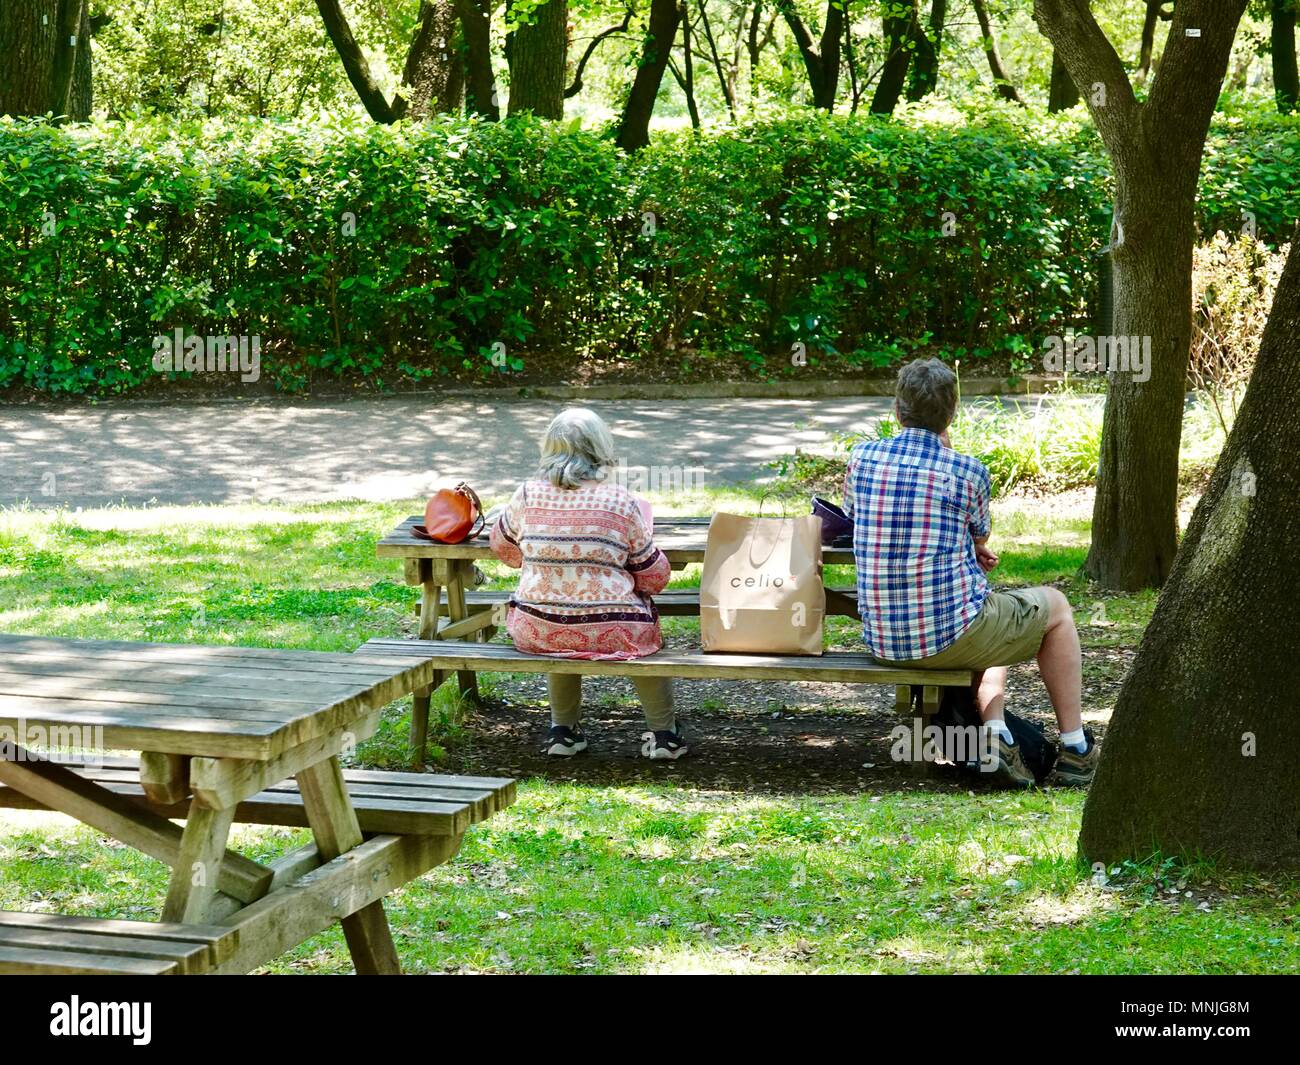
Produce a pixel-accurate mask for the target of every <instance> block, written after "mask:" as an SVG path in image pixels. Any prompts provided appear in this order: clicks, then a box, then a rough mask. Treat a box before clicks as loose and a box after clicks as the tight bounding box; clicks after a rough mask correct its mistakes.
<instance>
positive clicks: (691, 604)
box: [376, 515, 857, 757]
mask: <svg viewBox="0 0 1300 1065" xmlns="http://www.w3.org/2000/svg"><path fill="white" fill-rule="evenodd" d="M710 520H711V519H710V518H707V517H684V518H656V519H655V522H654V538H655V544H656V545H657V546H658V548H659V549H660V550H661V551H662V552H663V553H664V554H665V555H667V556H668V561H669V563H670V564H671V565H672V567H673V569H675V570H677V569H682V568H684V567H686V566H688V565H690V564H691V563H693V562H703V561H704V549H705V546H706V544H707V542H708V535H709V522H710ZM423 521H424V518H423V517H421V516H419V515H415V516H412V517H410V518H407V519H406V520H405V521H404V522H402V524H401V525H399V526H398V527H397V528H396V529H394V530H393V531H392V532H390V533H389V534H388V535H387V536H385V537H384V538H383V539H382V540H380V541H379V545H378V547H377V548H376V554H377V555H378V556H379V557H380V558H393V559H400V560H401V562H402V566H403V570H404V575H405V579H406V583H407V584H410V585H418V586H419V588H420V603H419V616H420V622H419V631H418V636H419V638H420V639H422V640H468V641H476V642H487V641H488V640H490V639H491V638H492V636H493V635H494V634H495V632H496V630H497V629H498V628H499V627H500V626H502V625H504V624H505V607H504V603H498V604H496V605H495V606H494V607H493V608H491V609H477V610H476V609H473V606H472V604H471V603H469V602H467V599H466V597H467V595H468V594H470V593H471V592H472V589H473V588H474V585H475V581H476V575H475V570H474V563H475V562H476V561H479V560H481V559H490V558H493V557H495V556H494V555H493V554H492V548H491V547H490V546H489V545H488V534H487V531H486V530H485V531H483V532H482V533H480V534H479V535H478V536H476V537H474V538H473V539H471V540H467V541H465V542H464V543H459V544H436V543H433V542H432V541H431V540H425V539H422V538H420V537H418V536H416V535H414V534H413V533H412V532H411V528H412V526H414V525H418V524H420V523H422V522H423ZM822 564H823V565H824V566H832V565H848V566H851V565H853V549H852V548H848V547H823V548H822ZM444 594H445V596H446V602H445V603H444V602H443V596H444ZM674 613H681V614H692V613H693V614H695V615H698V614H699V602H698V597H692V599H688V600H687V601H685V602H684V603H682V604H680V605H679V608H678V609H676V610H674ZM826 613H827V614H828V615H832V616H835V615H839V616H847V617H857V599H856V593H853V592H851V591H846V590H844V589H835V588H827V589H826ZM444 614H445V615H446V616H445V619H444ZM457 677H458V679H459V683H460V690H461V692H462V693H463V694H465V695H468V696H470V697H472V698H477V697H478V677H477V674H475V673H474V672H473V671H472V670H460V671H458V672H457ZM441 681H442V676H441V675H439V676H438V677H436V678H435V681H434V684H433V686H432V687H431V688H424V689H420V690H417V691H416V693H415V705H414V708H413V712H412V714H411V746H412V749H413V750H414V751H415V752H417V757H418V752H421V751H423V750H424V749H425V743H426V740H427V722H428V718H429V699H430V696H431V693H432V688H433V687H437V686H438V684H439V683H441Z"/></svg>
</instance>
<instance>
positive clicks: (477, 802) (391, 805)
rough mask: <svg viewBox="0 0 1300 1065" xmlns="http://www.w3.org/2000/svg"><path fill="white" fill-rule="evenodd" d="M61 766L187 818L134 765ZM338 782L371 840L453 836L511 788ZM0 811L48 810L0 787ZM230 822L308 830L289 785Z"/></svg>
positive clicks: (489, 783)
mask: <svg viewBox="0 0 1300 1065" xmlns="http://www.w3.org/2000/svg"><path fill="white" fill-rule="evenodd" d="M53 761H55V762H58V759H53ZM62 764H66V765H67V768H69V769H71V770H72V771H73V772H74V773H76V774H77V775H78V776H81V777H85V778H86V779H88V780H92V781H94V782H95V783H97V784H100V785H102V786H104V787H105V788H108V789H109V790H110V791H113V792H116V793H118V794H119V795H125V796H127V797H128V798H130V799H132V800H133V801H135V802H138V803H139V804H140V805H141V806H144V807H145V808H147V809H149V810H152V811H153V812H155V813H158V814H161V815H162V816H163V817H168V818H182V819H183V818H185V817H186V816H187V815H188V813H189V802H188V801H181V802H176V803H156V802H153V801H151V800H150V799H149V797H148V796H147V795H146V794H145V791H144V788H143V786H142V785H141V783H140V763H139V760H138V759H134V758H106V759H104V760H103V762H102V764H100V765H97V766H84V765H79V764H76V763H62ZM343 779H344V781H345V782H346V783H347V786H348V794H349V795H350V796H351V798H352V805H353V806H354V807H355V809H356V812H357V821H358V823H359V824H360V826H361V831H362V832H365V833H367V834H370V835H373V834H378V833H394V834H399V835H435V836H458V835H460V834H461V833H462V832H464V831H465V830H466V829H467V828H468V827H469V826H470V825H473V824H477V823H478V822H480V821H484V820H486V819H487V818H489V817H491V816H492V815H493V814H494V813H497V812H498V811H500V810H504V809H505V808H506V807H508V806H510V805H511V804H512V803H513V802H514V801H515V782H514V781H513V780H510V779H508V778H505V777H462V776H444V775H441V774H434V773H395V772H384V771H379V770H369V769H345V770H344V771H343ZM0 807H8V808H10V809H27V810H32V809H38V810H39V809H45V808H46V807H44V806H42V805H41V804H40V803H38V802H36V801H35V800H33V799H31V798H29V797H28V796H26V795H24V794H23V793H22V792H20V791H18V790H17V789H15V788H11V787H6V786H4V785H0ZM235 820H236V821H237V822H239V823H242V824H254V825H283V826H285V827H289V828H306V827H308V824H307V813H306V810H305V808H304V806H303V800H302V796H301V795H300V794H299V792H298V785H297V784H296V783H295V782H294V781H293V780H292V779H289V780H285V781H283V782H281V783H279V784H276V785H274V786H273V787H269V788H267V789H265V790H264V791H261V792H259V793H258V794H256V795H254V796H253V797H252V798H250V799H246V800H244V801H243V802H241V803H240V804H239V806H238V809H237V812H236V814H235Z"/></svg>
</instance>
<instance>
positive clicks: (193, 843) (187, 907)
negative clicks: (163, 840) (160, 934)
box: [162, 802, 235, 924]
mask: <svg viewBox="0 0 1300 1065" xmlns="http://www.w3.org/2000/svg"><path fill="white" fill-rule="evenodd" d="M234 819H235V809H234V807H230V808H229V809H225V810H208V809H205V808H204V807H202V806H199V805H198V804H197V803H193V802H192V803H190V815H189V817H188V818H187V819H186V821H185V831H184V832H183V833H182V834H181V846H180V852H179V853H178V854H177V855H176V864H175V865H173V866H172V881H171V885H170V886H169V887H168V889H167V901H166V902H164V903H163V911H162V919H163V920H164V921H172V922H175V923H177V924H202V923H203V922H204V921H206V920H207V919H208V907H209V906H211V904H212V900H213V899H214V898H215V897H216V894H217V877H218V875H219V874H220V871H221V863H222V861H223V860H224V858H225V856H226V839H227V837H228V836H229V835H230V825H231V822H232V821H234Z"/></svg>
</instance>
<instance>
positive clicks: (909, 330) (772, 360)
mask: <svg viewBox="0 0 1300 1065" xmlns="http://www.w3.org/2000/svg"><path fill="white" fill-rule="evenodd" d="M1252 121H1253V120H1252ZM1259 122H1260V126H1261V128H1265V129H1267V131H1269V132H1268V134H1267V135H1268V136H1271V137H1275V139H1276V138H1277V137H1279V136H1280V135H1281V134H1280V131H1283V130H1285V131H1287V133H1288V135H1290V134H1293V133H1294V130H1295V124H1294V122H1292V123H1291V124H1290V125H1287V124H1286V123H1281V122H1277V121H1274V120H1272V119H1267V120H1265V119H1260V120H1259ZM1260 136H1263V134H1261V135H1260ZM1216 137H1218V138H1219V140H1218V141H1216V143H1218V144H1220V145H1229V144H1231V145H1237V144H1238V143H1251V142H1253V141H1254V140H1255V139H1257V137H1256V132H1255V126H1254V125H1252V124H1251V123H1250V122H1246V121H1244V120H1242V121H1236V120H1234V121H1233V122H1232V123H1230V125H1229V126H1228V127H1227V128H1226V132H1224V133H1223V134H1221V135H1220V134H1216ZM1295 142H1296V138H1295V137H1294V136H1292V137H1291V139H1290V140H1288V141H1285V142H1283V141H1278V143H1277V147H1276V148H1275V151H1276V152H1293V151H1294V145H1295ZM1254 158H1255V157H1254V156H1253V155H1251V154H1250V153H1249V152H1247V151H1245V150H1242V151H1237V150H1236V148H1234V149H1233V150H1232V151H1229V150H1228V149H1227V148H1226V147H1222V148H1221V149H1220V150H1218V151H1217V152H1216V153H1215V154H1214V155H1213V156H1212V158H1211V159H1210V161H1209V162H1208V163H1207V167H1206V174H1205V182H1206V185H1207V187H1209V188H1211V189H1213V190H1219V191H1217V192H1216V193H1215V196H1214V197H1209V198H1208V199H1207V202H1208V203H1210V204H1211V205H1213V204H1215V203H1219V202H1220V201H1221V200H1222V199H1223V198H1224V197H1230V195H1232V194H1233V193H1232V192H1231V190H1237V189H1245V188H1247V187H1249V188H1250V189H1252V190H1253V191H1252V193H1251V194H1252V196H1253V197H1254V199H1253V200H1251V201H1250V202H1253V203H1256V204H1264V203H1265V202H1267V203H1268V204H1269V208H1268V210H1263V209H1262V208H1261V210H1260V212H1259V213H1258V224H1259V227H1260V230H1259V232H1260V236H1261V238H1264V239H1268V240H1277V239H1280V238H1281V237H1284V236H1285V234H1282V233H1280V232H1279V231H1277V230H1273V229H1269V228H1268V226H1271V225H1273V224H1274V221H1276V224H1277V226H1278V227H1279V230H1280V228H1281V227H1282V221H1283V220H1284V219H1285V218H1287V217H1291V216H1294V215H1295V214H1296V213H1297V212H1298V211H1300V194H1298V193H1297V191H1296V189H1295V188H1294V185H1293V184H1290V183H1288V179H1287V176H1286V174H1285V173H1284V172H1283V171H1282V170H1267V171H1261V170H1260V168H1258V167H1256V166H1255V165H1254V162H1253V160H1254ZM1261 173H1263V174H1264V175H1265V176H1263V177H1261ZM1268 175H1272V176H1271V177H1270V176H1268ZM1270 182H1271V183H1270ZM1109 199H1110V192H1109V188H1108V181H1107V177H1106V170H1105V167H1104V164H1103V162H1102V160H1101V157H1100V155H1099V151H1098V148H1097V146H1096V143H1095V138H1094V137H1093V135H1092V134H1091V132H1089V131H1087V130H1086V129H1084V128H1082V127H1081V126H1080V125H1079V124H1078V121H1077V120H1076V119H1020V120H1016V121H1013V120H1012V119H1011V118H1008V117H1007V115H1006V114H1005V113H1003V112H1001V111H998V110H990V111H988V112H985V113H982V114H981V115H980V116H978V117H967V118H964V119H960V120H958V121H953V120H951V118H950V119H949V120H946V121H939V120H933V121H932V120H930V119H928V118H926V117H924V116H919V117H916V118H915V119H914V120H912V121H911V122H910V124H905V123H894V122H880V121H875V120H872V119H869V118H846V117H831V116H827V115H824V114H820V113H808V112H802V113H800V114H798V115H796V116H792V117H786V118H780V119H771V120H768V119H765V120H762V121H756V122H754V123H751V124H748V125H744V126H742V127H740V128H738V129H735V130H731V131H725V132H716V133H710V134H708V135H703V136H689V135H680V136H665V137H663V138H662V139H659V140H657V141H656V142H655V143H654V144H652V146H651V147H650V148H649V149H647V150H646V151H645V152H643V153H641V154H640V155H638V156H636V157H635V158H632V159H627V158H624V157H622V156H621V155H619V153H618V152H617V151H616V150H615V149H614V147H613V146H612V144H611V143H610V142H609V141H608V140H607V139H605V138H602V137H601V136H600V135H598V134H597V133H594V132H588V131H582V130H578V129H575V128H571V127H569V126H565V125H560V124H546V123H542V122H537V121H533V120H526V119H521V120H511V121H507V122H502V123H482V122H478V121H475V120H462V119H442V120H437V121H433V122H429V123H424V124H420V125H399V126H396V127H381V126H376V125H374V124H371V123H368V122H356V121H353V120H346V121H339V122H316V123H313V124H310V125H309V124H291V123H281V122H265V121H251V120H250V121H242V122H234V123H228V122H223V121H219V120H209V121H205V122H198V121H194V122H179V123H178V122H175V121H174V120H172V121H169V122H168V123H166V124H164V123H163V122H161V121H159V120H132V121H129V122H124V123H101V124H98V125H92V126H87V127H82V128H59V129H52V128H50V127H48V126H46V125H44V124H43V123H41V122H35V121H26V120H12V119H4V120H0V228H2V229H3V231H4V232H5V233H6V234H7V235H8V239H7V240H6V241H5V242H4V244H3V245H0V387H20V388H24V389H28V390H34V391H38V392H43V393H47V394H55V395H58V394H84V393H90V394H112V393H121V392H125V391H128V390H130V389H132V388H135V387H138V386H140V385H141V384H144V383H148V382H151V381H155V380H157V379H158V373H157V372H156V371H155V370H154V369H153V366H152V361H153V338H154V337H156V336H160V335H167V336H169V335H171V334H172V333H173V331H174V330H175V329H178V328H179V329H182V330H185V331H186V332H187V333H190V334H194V335H199V336H257V337H260V338H261V348H262V372H263V374H265V375H266V376H268V377H269V378H270V379H271V380H273V381H274V382H275V384H276V385H278V386H279V387H282V388H286V389H301V388H304V387H306V386H307V385H309V384H310V382H311V381H312V379H313V378H316V377H331V378H340V377H341V378H347V379H353V380H355V379H359V378H365V379H367V380H368V381H369V382H370V383H371V384H373V385H374V386H375V387H379V388H384V387H391V386H393V385H394V384H396V383H397V382H398V381H400V380H407V381H410V380H420V379H425V378H446V377H448V376H451V375H458V376H462V377H463V376H465V375H467V374H468V375H482V376H488V375H498V376H500V375H508V374H510V373H512V372H516V371H518V370H520V369H522V368H523V367H524V366H525V363H526V361H527V358H528V356H529V354H530V353H548V354H553V353H556V352H565V353H572V356H573V361H574V362H577V361H579V360H582V359H588V360H598V359H606V358H627V357H629V356H653V357H661V358H662V357H668V358H673V357H675V356H674V355H673V354H672V353H682V354H687V355H691V356H694V357H699V358H703V359H708V358H711V357H717V358H725V359H728V360H732V361H734V360H736V359H738V358H739V359H744V360H748V361H749V362H750V363H751V364H752V365H753V366H754V368H755V371H756V372H758V373H760V374H765V375H766V374H771V373H779V372H789V371H790V370H791V354H790V353H791V351H792V349H794V350H798V349H797V348H796V345H800V344H802V345H804V349H805V350H806V354H807V361H808V364H809V365H811V366H817V365H829V366H833V367H834V368H835V369H837V370H843V369H845V368H848V367H853V366H861V365H887V364H889V363H892V362H895V361H897V360H898V359H899V358H901V357H904V356H906V355H907V354H909V353H911V352H912V351H915V350H918V349H925V350H934V349H938V350H940V351H942V352H943V353H944V354H945V355H947V356H949V357H960V356H962V355H971V356H975V357H980V356H988V355H992V354H1003V355H1011V356H1012V357H1013V358H1014V357H1016V356H1017V355H1018V354H1020V353H1022V352H1024V351H1026V350H1028V349H1030V348H1033V347H1035V346H1036V343H1035V339H1034V338H1036V337H1039V336H1042V335H1044V334H1047V333H1051V332H1057V331H1059V327H1060V326H1061V325H1062V324H1063V323H1068V322H1069V321H1071V320H1075V319H1078V318H1079V317H1080V316H1081V315H1083V314H1084V313H1086V311H1087V308H1088V304H1089V302H1090V297H1091V295H1092V292H1093V288H1094V282H1095V277H1094V272H1095V266H1096V262H1097V259H1096V255H1095V252H1096V250H1097V248H1098V247H1099V245H1100V243H1101V241H1102V240H1103V239H1104V236H1105V233H1106V231H1107V226H1108V204H1109ZM1214 210H1216V211H1217V210H1218V208H1217V207H1216V208H1214ZM946 212H950V215H946V214H945V213H946ZM1220 215H1221V212H1220ZM1212 217H1219V215H1213V216H1212ZM945 219H946V220H947V221H948V222H949V223H950V225H949V227H948V228H949V231H950V232H949V233H948V234H947V235H945V229H944V226H945ZM1210 220H1211V219H1207V220H1206V221H1207V223H1208V221H1210Z"/></svg>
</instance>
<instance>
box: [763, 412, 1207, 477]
mask: <svg viewBox="0 0 1300 1065" xmlns="http://www.w3.org/2000/svg"><path fill="white" fill-rule="evenodd" d="M1103 411H1104V401H1103V399H1102V397H1100V396H1095V395H1088V394H1079V395H1074V394H1069V393H1066V394H1064V395H1061V396H1057V397H1054V398H1052V399H1050V400H1048V399H1046V398H1040V399H1039V400H1037V401H1028V400H1027V401H1026V402H1025V403H1024V404H1017V405H1015V406H1006V405H1004V404H1003V403H1002V402H1001V401H1000V400H995V401H993V402H991V403H983V402H980V401H978V400H976V401H972V402H969V403H966V404H964V405H963V406H961V407H960V408H959V409H958V411H957V417H956V419H955V420H954V421H953V423H952V425H951V427H950V428H949V434H950V436H951V439H952V446H953V447H954V448H955V449H956V450H958V451H960V452H962V453H963V454H966V455H973V456H974V457H975V458H977V459H979V460H980V461H981V462H982V463H984V465H985V466H987V467H988V471H989V477H990V479H991V481H992V484H993V494H994V495H995V496H997V495H1002V494H1004V493H1005V492H1008V491H1010V490H1011V489H1012V488H1016V487H1018V486H1026V485H1032V486H1033V487H1035V488H1037V489H1041V490H1045V491H1049V492H1051V491H1060V490H1063V489H1068V488H1075V487H1079V486H1082V485H1089V484H1092V483H1093V482H1094V481H1095V479H1096V476H1097V465H1098V462H1099V461H1100V458H1101V425H1102V414H1103ZM1221 414H1223V412H1222V411H1221V410H1220V404H1217V403H1216V404H1210V403H1207V402H1198V403H1195V404H1193V405H1192V406H1191V407H1190V408H1189V410H1188V412H1187V415H1186V417H1185V418H1184V421H1183V437H1182V451H1181V454H1180V459H1179V462H1180V468H1181V473H1182V477H1183V479H1184V481H1186V482H1188V483H1189V484H1194V483H1196V482H1197V481H1199V480H1203V478H1204V477H1206V476H1208V474H1209V471H1210V470H1211V469H1213V467H1214V462H1215V460H1216V458H1217V457H1218V454H1219V451H1220V450H1221V449H1222V447H1223V441H1224V439H1225V438H1226V437H1227V434H1228V430H1229V429H1230V428H1231V416H1230V414H1223V417H1222V418H1221V417H1220V415H1221ZM897 431H898V424H897V422H895V421H894V419H893V418H892V416H887V417H884V418H881V419H880V420H879V421H878V422H877V423H876V424H875V425H874V426H871V427H869V428H867V429H863V430H859V431H855V432H848V433H841V434H839V435H838V436H837V437H836V438H835V445H834V451H833V452H832V453H830V454H820V453H815V452H814V453H803V452H800V453H797V454H794V455H788V456H786V457H785V458H783V459H780V460H778V461H777V462H775V463H773V464H772V465H773V467H774V468H775V469H776V471H777V473H778V475H779V477H780V479H781V482H782V484H781V487H782V488H788V489H789V490H791V491H797V490H807V489H811V490H816V491H824V492H829V493H831V494H833V495H834V496H835V497H836V498H838V497H839V493H840V490H841V488H842V486H843V483H844V472H845V469H846V467H847V465H848V456H849V452H850V451H852V450H853V447H854V446H855V445H856V444H858V443H859V442H861V441H862V440H867V439H874V438H883V437H890V436H893V435H894V433H896V432H897Z"/></svg>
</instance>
